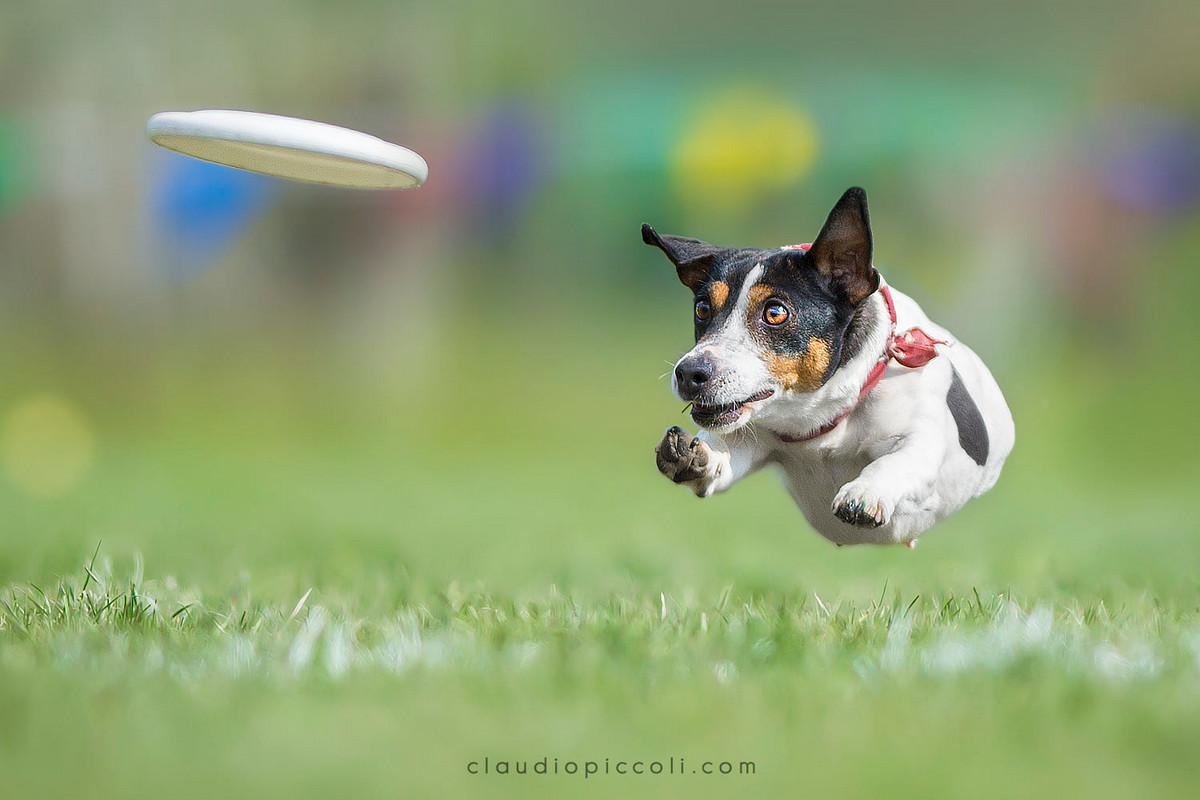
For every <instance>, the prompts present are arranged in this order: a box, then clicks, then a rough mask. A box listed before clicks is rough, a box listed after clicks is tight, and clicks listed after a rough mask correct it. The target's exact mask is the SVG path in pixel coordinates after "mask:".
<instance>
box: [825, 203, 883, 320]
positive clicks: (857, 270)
mask: <svg viewBox="0 0 1200 800" xmlns="http://www.w3.org/2000/svg"><path fill="white" fill-rule="evenodd" d="M808 256H809V258H810V259H811V261H810V263H811V264H813V265H814V266H815V267H816V269H817V272H819V273H820V274H821V275H823V276H824V277H826V278H828V279H829V281H830V284H831V286H832V287H833V289H834V291H835V292H836V293H837V294H840V295H843V296H844V297H845V298H846V299H848V300H849V301H850V302H851V303H853V304H855V305H858V304H859V303H861V302H862V301H863V300H865V299H867V297H869V296H870V295H871V293H872V292H874V291H875V290H876V289H878V288H879V273H878V272H877V271H876V270H875V268H874V267H873V266H871V218H870V216H869V215H868V214H867V193H866V192H864V191H863V190H862V189H860V188H858V187H857V186H855V187H852V188H850V189H847V190H846V193H845V194H843V195H842V199H841V200H838V202H837V205H836V206H834V207H833V211H830V212H829V219H827V220H825V227H823V228H821V232H820V233H819V234H817V239H816V241H814V242H813V246H812V249H810V250H809V251H808Z"/></svg>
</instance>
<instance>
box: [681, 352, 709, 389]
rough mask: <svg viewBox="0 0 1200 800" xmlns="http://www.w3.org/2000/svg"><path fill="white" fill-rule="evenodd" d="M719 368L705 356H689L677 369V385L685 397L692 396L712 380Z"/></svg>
mask: <svg viewBox="0 0 1200 800" xmlns="http://www.w3.org/2000/svg"><path fill="white" fill-rule="evenodd" d="M716 372H717V368H716V367H715V366H713V363H712V362H711V361H709V360H708V359H707V358H705V357H704V356H689V357H688V358H685V359H684V360H683V361H680V362H679V364H678V365H677V366H676V367H675V385H676V386H678V387H679V391H680V392H681V393H682V394H684V395H685V396H688V397H690V396H692V395H694V394H695V393H697V392H699V391H700V390H701V389H703V388H704V384H706V383H708V382H709V381H710V380H712V377H713V375H715V374H716Z"/></svg>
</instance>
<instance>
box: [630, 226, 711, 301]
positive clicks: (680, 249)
mask: <svg viewBox="0 0 1200 800" xmlns="http://www.w3.org/2000/svg"><path fill="white" fill-rule="evenodd" d="M642 241H643V242H645V243H646V244H650V245H654V246H655V247H657V248H658V249H659V250H662V251H663V252H664V253H666V254H667V258H669V259H671V263H672V264H674V265H675V271H676V272H677V273H679V280H680V282H682V283H683V285H684V286H686V287H688V288H689V289H691V290H692V291H693V292H694V291H696V290H697V289H698V288H700V286H701V284H703V283H704V282H705V281H706V280H708V276H709V275H710V274H712V270H713V267H715V266H716V264H717V257H718V256H720V255H721V254H722V253H725V252H728V250H729V248H727V247H717V246H716V245H715V244H709V243H708V242H702V241H700V240H699V239H688V238H687V237H685V236H671V235H670V234H668V235H666V236H664V235H662V234H660V233H659V232H658V231H656V230H654V228H651V227H650V226H649V225H646V224H644V223H643V224H642Z"/></svg>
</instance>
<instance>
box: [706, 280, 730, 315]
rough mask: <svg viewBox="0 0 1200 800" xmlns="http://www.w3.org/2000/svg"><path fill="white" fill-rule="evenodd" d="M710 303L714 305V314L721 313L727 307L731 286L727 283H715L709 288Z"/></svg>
mask: <svg viewBox="0 0 1200 800" xmlns="http://www.w3.org/2000/svg"><path fill="white" fill-rule="evenodd" d="M708 298H709V302H710V303H712V310H713V313H716V312H718V311H720V310H721V309H722V308H724V307H725V301H726V300H728V299H729V284H728V283H726V282H725V281H713V282H712V285H711V286H709V287H708Z"/></svg>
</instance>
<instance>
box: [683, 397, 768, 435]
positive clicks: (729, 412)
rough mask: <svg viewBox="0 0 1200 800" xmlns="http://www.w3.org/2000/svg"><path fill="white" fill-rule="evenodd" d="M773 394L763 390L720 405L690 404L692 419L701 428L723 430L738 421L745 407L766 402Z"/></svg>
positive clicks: (746, 409)
mask: <svg viewBox="0 0 1200 800" xmlns="http://www.w3.org/2000/svg"><path fill="white" fill-rule="evenodd" d="M773 394H775V390H774V389H763V390H762V391H761V392H755V393H754V394H752V395H750V396H749V397H747V398H746V399H745V400H739V401H737V402H736V403H722V404H720V405H707V404H705V403H701V402H699V401H697V402H694V403H692V419H693V420H695V421H696V424H697V425H699V426H700V427H702V428H724V427H727V426H729V425H733V424H734V423H736V422H737V421H738V420H740V419H741V418H742V414H743V413H744V412H745V411H748V410H749V409H748V408H747V406H749V405H751V404H752V403H757V402H759V401H760V400H766V399H767V398H768V397H770V396H771V395H773Z"/></svg>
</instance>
